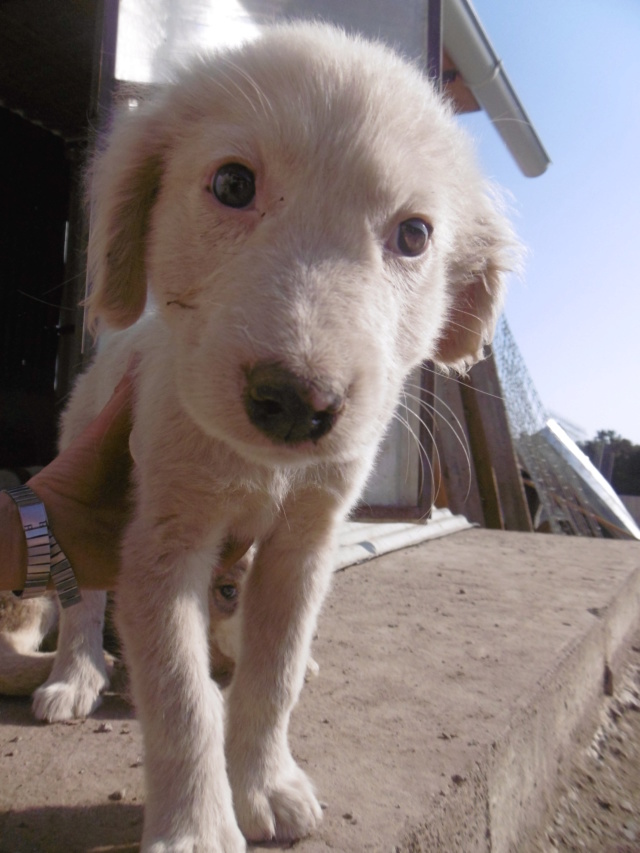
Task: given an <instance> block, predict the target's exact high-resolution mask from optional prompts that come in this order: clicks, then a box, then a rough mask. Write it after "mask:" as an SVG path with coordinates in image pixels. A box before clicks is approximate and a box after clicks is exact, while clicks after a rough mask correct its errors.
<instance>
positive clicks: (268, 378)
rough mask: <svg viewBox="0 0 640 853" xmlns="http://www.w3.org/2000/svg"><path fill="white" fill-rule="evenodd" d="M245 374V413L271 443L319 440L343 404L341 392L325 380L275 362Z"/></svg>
mask: <svg viewBox="0 0 640 853" xmlns="http://www.w3.org/2000/svg"><path fill="white" fill-rule="evenodd" d="M246 377H247V383H246V386H245V389H244V407H245V411H246V413H247V416H248V418H249V420H250V421H251V423H252V424H253V425H254V426H255V427H257V428H258V429H259V430H260V431H261V432H262V433H264V435H266V436H267V437H268V438H270V439H271V441H273V442H274V443H275V444H289V445H293V444H300V443H302V442H304V441H313V442H317V441H319V440H320V439H321V438H322V437H323V436H324V435H326V434H327V433H328V432H330V431H331V429H332V428H333V426H334V424H335V422H336V421H337V419H338V417H339V416H340V413H341V411H342V410H343V408H344V401H345V398H344V395H343V394H341V393H337V392H336V391H335V390H333V389H332V388H331V387H330V385H329V383H325V382H323V381H322V380H320V379H313V380H306V379H303V378H302V377H300V376H297V375H296V374H294V373H292V372H291V371H289V370H287V369H286V368H285V367H282V366H281V365H280V364H277V363H275V364H274V363H268V362H266V363H261V364H257V365H256V366H255V367H252V368H250V369H248V370H247V371H246Z"/></svg>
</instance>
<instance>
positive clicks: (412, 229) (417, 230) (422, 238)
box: [389, 217, 433, 258]
mask: <svg viewBox="0 0 640 853" xmlns="http://www.w3.org/2000/svg"><path fill="white" fill-rule="evenodd" d="M432 231H433V228H432V226H431V225H429V223H428V222H425V221H424V220H423V219H418V218H417V217H414V218H412V219H405V220H404V222H401V223H400V224H399V225H398V227H397V228H396V230H395V232H394V234H393V237H392V238H391V240H390V243H389V248H390V249H391V251H392V252H395V253H396V254H398V255H404V256H405V257H407V258H415V257H417V255H421V254H422V253H423V252H424V251H426V248H427V246H428V245H429V238H430V237H431V232H432Z"/></svg>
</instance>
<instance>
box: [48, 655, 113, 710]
mask: <svg viewBox="0 0 640 853" xmlns="http://www.w3.org/2000/svg"><path fill="white" fill-rule="evenodd" d="M108 686H109V675H108V672H107V669H106V667H102V668H99V667H96V666H94V665H93V663H88V662H85V664H84V665H83V666H77V667H75V668H74V669H73V670H72V671H71V672H68V673H63V674H60V675H59V674H57V673H56V671H55V669H54V671H53V672H52V673H51V676H50V677H49V679H48V680H47V681H46V682H45V683H44V684H43V685H42V687H39V688H38V689H37V690H36V691H35V693H34V694H33V713H34V715H35V717H36V719H38V720H45V721H46V722H48V723H58V722H62V721H64V720H72V719H76V718H79V717H87V716H89V714H91V713H92V712H93V711H95V709H96V708H97V707H98V705H99V704H100V701H101V699H100V693H101V692H102V691H103V690H104V689H105V688H106V687H108Z"/></svg>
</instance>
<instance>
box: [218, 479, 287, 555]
mask: <svg viewBox="0 0 640 853" xmlns="http://www.w3.org/2000/svg"><path fill="white" fill-rule="evenodd" d="M294 497H295V483H294V482H293V479H292V478H291V477H287V476H285V475H283V474H279V472H270V475H269V476H268V477H265V478H260V479H259V480H257V481H256V480H251V481H249V482H247V481H245V482H242V481H240V482H238V481H236V482H234V483H232V484H228V485H227V486H226V487H225V488H223V489H221V491H220V492H219V498H220V501H219V506H220V509H221V510H222V513H223V515H224V522H225V526H226V527H227V531H228V533H230V534H233V535H235V536H238V537H240V538H251V539H260V538H262V537H263V536H264V535H266V534H267V533H268V531H269V530H270V529H272V528H273V526H274V525H276V524H278V522H279V521H280V520H281V519H284V518H286V517H287V511H286V505H287V503H288V502H289V501H290V500H291V499H292V498H294Z"/></svg>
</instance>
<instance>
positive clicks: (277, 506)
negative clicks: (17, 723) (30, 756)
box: [36, 25, 513, 853]
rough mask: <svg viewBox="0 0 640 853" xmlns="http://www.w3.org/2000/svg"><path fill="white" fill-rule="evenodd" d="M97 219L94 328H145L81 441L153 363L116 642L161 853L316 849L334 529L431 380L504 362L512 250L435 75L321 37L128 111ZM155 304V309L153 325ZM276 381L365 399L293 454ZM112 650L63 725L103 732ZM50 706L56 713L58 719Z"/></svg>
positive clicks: (99, 178)
mask: <svg viewBox="0 0 640 853" xmlns="http://www.w3.org/2000/svg"><path fill="white" fill-rule="evenodd" d="M229 162H241V163H243V164H244V165H246V166H247V167H249V168H250V169H251V170H252V171H253V172H254V173H255V175H256V181H257V194H256V199H255V204H254V205H253V206H252V207H250V208H248V209H240V210H238V209H230V208H228V207H224V206H223V205H221V204H220V203H219V202H218V201H217V200H216V199H215V198H214V197H213V195H212V194H211V193H210V192H207V186H208V184H209V182H210V179H211V177H212V175H213V174H215V172H216V169H217V168H218V167H219V166H220V165H221V164H224V163H229ZM91 200H92V237H91V243H90V271H91V276H92V280H93V291H92V295H91V297H90V305H89V307H90V313H91V317H92V319H93V321H94V322H96V323H98V322H99V323H100V324H101V325H102V327H103V328H104V327H105V326H107V327H108V326H111V327H115V328H121V329H125V327H130V328H127V329H126V330H125V331H122V332H118V333H116V334H114V335H113V337H112V339H111V340H110V342H109V344H108V346H106V347H105V348H104V351H103V352H102V353H101V354H100V355H99V356H98V358H97V360H96V361H95V363H94V365H93V366H92V367H91V369H90V370H89V372H88V374H87V375H85V376H84V377H83V378H82V379H81V380H80V382H79V383H78V386H77V389H76V391H75V393H74V396H73V399H72V401H71V404H70V407H69V409H68V411H67V413H66V415H65V419H64V435H65V440H69V439H70V437H72V436H73V435H74V434H76V433H77V432H78V430H79V429H80V428H81V427H82V425H83V424H84V423H85V422H86V421H87V420H88V419H89V418H90V417H91V416H92V415H93V414H94V413H95V412H96V411H97V410H99V408H100V406H101V405H102V404H103V403H104V402H105V401H106V400H107V399H108V397H109V394H110V393H111V389H112V388H113V386H114V384H115V382H116V381H117V380H118V379H119V377H120V376H121V375H122V372H123V370H124V368H125V365H126V363H127V360H128V358H129V355H130V353H132V352H137V353H139V354H140V356H141V360H140V363H139V367H138V369H137V399H136V405H135V413H134V427H133V433H132V436H131V448H132V452H133V456H134V459H135V463H136V508H135V514H134V518H133V520H132V522H131V525H130V527H129V530H128V532H127V533H126V535H125V538H124V543H123V552H122V553H123V557H122V574H121V582H120V588H119V590H118V624H119V628H120V631H121V634H122V637H123V639H124V646H125V652H126V657H127V661H128V665H129V668H130V671H131V678H132V685H133V692H134V696H135V701H136V705H137V709H138V713H139V716H140V720H141V722H142V727H143V731H144V739H145V748H146V758H145V768H146V780H147V805H146V818H145V827H144V836H143V842H142V849H143V850H144V851H153V853H168V851H172V853H178V852H179V853H183V852H184V853H186V851H189V853H191V851H196V850H197V851H200V853H202V851H207V853H239V852H240V851H244V850H245V840H244V838H243V835H244V837H245V838H247V839H250V840H267V839H271V838H277V839H279V840H281V841H283V840H287V839H295V838H298V837H300V836H304V835H306V834H307V833H309V832H311V831H312V830H313V828H314V826H315V825H316V823H317V822H318V820H320V817H321V812H320V807H319V805H318V802H317V800H316V797H315V795H314V792H313V789H312V786H311V784H310V783H309V781H308V779H307V778H306V776H305V774H304V773H303V772H302V770H301V769H300V768H299V767H298V766H297V765H296V763H295V761H294V760H293V758H292V756H291V753H290V751H289V746H288V742H287V726H288V721H289V716H290V714H291V711H292V709H293V707H294V705H295V704H296V701H297V698H298V695H299V692H300V690H301V687H302V684H303V679H304V673H305V665H306V661H307V658H308V654H309V646H310V642H311V638H312V635H313V632H314V630H315V625H316V618H317V615H318V612H319V609H320V606H321V604H322V601H323V599H324V596H325V594H326V591H327V588H328V585H329V579H330V574H331V569H332V560H333V553H334V544H335V537H336V528H337V526H338V525H339V524H340V522H341V520H342V519H343V518H344V516H345V514H346V513H347V512H348V511H349V509H350V508H351V507H352V505H353V503H354V501H355V500H356V499H357V497H358V494H359V493H360V491H361V488H362V486H363V484H364V482H365V479H366V477H367V474H368V472H369V470H370V468H371V466H372V464H373V461H374V459H375V455H376V450H377V447H378V444H379V441H380V439H381V437H382V435H383V433H384V431H385V428H386V425H387V423H388V422H389V420H390V418H391V416H392V413H393V410H394V407H395V405H396V401H397V399H398V396H399V393H400V390H401V388H402V383H403V380H404V378H405V376H406V375H407V373H408V372H409V370H410V369H411V368H412V367H414V366H415V365H416V364H418V363H419V362H420V361H422V360H424V359H429V358H431V359H435V360H436V362H438V363H439V364H441V365H442V366H445V367H446V366H450V367H455V368H464V367H465V366H466V365H468V364H471V363H473V361H474V360H476V359H477V358H478V357H480V356H481V354H482V348H483V345H484V344H485V343H487V342H488V341H490V339H491V336H492V333H493V328H494V324H495V321H496V317H497V315H498V312H499V309H500V305H501V299H502V290H503V274H504V272H505V270H506V269H508V268H509V265H510V263H511V254H512V249H513V242H512V235H511V232H510V229H509V227H508V225H507V224H506V222H505V221H504V220H503V218H502V216H501V215H500V214H499V213H498V212H497V211H496V209H495V205H494V202H493V201H492V198H491V193H490V192H489V190H488V188H487V186H486V185H485V184H484V183H483V181H482V180H481V178H480V177H479V175H478V172H477V170H476V167H475V165H474V162H473V158H472V156H471V153H470V150H469V145H468V142H467V140H466V138H465V137H464V136H463V134H462V132H461V131H460V129H459V128H458V127H457V126H456V124H455V121H454V119H453V118H452V116H451V114H450V110H449V108H448V107H447V106H446V105H443V103H442V101H441V100H440V99H439V98H438V97H437V96H436V95H435V94H434V92H433V91H432V89H431V87H430V85H429V84H428V83H427V82H426V80H425V78H424V77H423V76H422V75H421V74H420V73H419V72H418V71H417V70H416V69H414V68H412V67H410V66H409V65H407V64H405V63H404V62H403V61H402V60H400V59H399V58H398V57H397V56H395V55H394V54H392V53H391V52H390V51H388V50H387V49H385V48H383V47H381V46H379V45H372V44H369V43H367V42H364V41H360V40H355V39H352V38H350V37H347V36H346V35H344V34H343V33H341V32H339V31H337V30H333V29H331V28H326V27H322V26H314V25H302V26H293V27H290V28H287V27H285V28H281V29H276V30H274V31H272V32H270V33H268V34H266V35H265V36H264V37H263V38H261V39H260V40H259V41H257V42H256V43H254V44H251V45H249V46H246V47H244V48H242V49H239V50H234V51H233V52H229V53H224V52H223V53H221V54H219V55H217V56H215V57H213V58H211V59H209V60H206V61H203V62H201V63H198V64H196V65H195V66H194V67H193V68H192V69H191V70H190V71H188V72H185V73H184V74H183V75H181V77H180V78H179V79H178V80H177V82H176V84H175V85H174V86H171V87H169V88H167V89H166V90H165V91H164V92H163V93H162V94H161V95H160V96H159V97H158V98H156V99H155V100H154V101H153V102H152V103H150V104H147V105H143V106H141V107H140V108H138V109H137V110H135V111H133V112H130V113H129V114H127V115H124V116H123V117H121V118H120V119H119V120H118V122H117V123H116V125H115V128H114V130H113V133H112V134H111V136H110V138H109V140H108V142H107V144H106V146H105V148H104V150H103V151H102V152H101V153H100V154H99V155H98V157H97V159H96V161H95V164H94V167H93V173H92V196H91ZM412 217H421V218H423V219H424V220H426V221H428V222H429V223H430V224H431V225H432V226H433V234H432V237H431V240H430V244H429V246H428V249H427V251H425V252H424V253H423V254H421V255H419V256H418V257H404V256H402V255H399V254H398V253H397V252H394V250H393V234H394V232H395V229H396V227H397V225H398V223H400V222H402V221H404V220H406V219H409V218H412ZM147 286H148V287H149V288H150V292H151V294H152V299H153V302H154V305H155V307H153V308H149V307H148V310H147V312H146V314H145V315H144V316H142V317H141V315H142V314H143V311H144V308H145V303H146V301H147ZM140 318H141V319H140ZM265 362H267V363H278V364H280V365H283V366H284V367H286V368H287V370H289V371H290V372H291V373H292V374H294V375H295V376H297V377H301V379H302V380H304V381H305V382H308V383H313V382H316V381H320V382H322V384H323V387H330V388H331V389H337V390H338V392H339V393H340V395H341V396H342V397H343V398H344V406H343V408H342V410H341V411H340V413H339V416H338V417H337V419H336V422H335V425H334V426H333V428H332V429H331V430H330V431H329V432H328V433H327V434H326V435H324V436H323V437H322V438H321V439H319V440H318V441H315V442H313V441H304V442H302V443H299V444H293V445H291V444H286V443H277V442H274V441H272V440H271V439H270V438H269V437H268V436H267V435H264V434H263V433H262V432H260V431H259V430H258V429H256V427H255V426H254V425H253V424H252V423H251V422H250V421H249V419H248V417H247V414H246V412H245V409H244V406H243V399H244V394H245V383H246V376H247V370H248V369H250V368H252V367H253V366H254V365H256V364H260V363H265ZM230 536H232V537H235V538H236V539H237V540H239V541H243V540H254V541H255V542H256V543H257V547H256V553H255V559H254V565H253V568H252V570H251V572H250V573H249V576H248V577H247V579H246V582H245V585H244V588H243V592H242V595H243V597H244V598H243V606H242V619H243V625H242V645H241V650H240V655H239V659H238V661H237V666H236V672H235V676H234V680H233V683H232V686H231V691H230V695H229V698H228V704H227V710H226V720H227V722H226V737H225V732H224V728H225V722H224V717H225V715H224V713H223V702H222V698H221V695H220V691H219V690H218V689H217V688H216V686H215V685H214V683H213V682H212V681H211V680H210V678H209V670H208V658H207V644H206V631H207V624H208V614H207V603H206V602H207V588H208V584H209V580H210V574H211V566H212V565H213V564H214V563H215V561H216V559H217V557H218V555H219V553H220V549H221V547H222V545H223V543H224V541H225V540H226V539H227V538H228V537H230ZM78 610H79V609H78ZM78 610H76V615H75V616H72V617H71V618H73V619H74V620H78V621H81V619H82V614H81V613H80V612H78ZM97 610H99V607H97ZM73 612H74V610H73V609H72V610H71V613H73ZM68 618H69V615H68V614H66V613H65V614H64V619H68ZM90 618H93V619H95V610H94V611H92V614H91V617H90ZM89 633H90V632H89ZM86 636H87V634H86V632H85V639H86ZM94 636H95V632H94ZM63 637H64V632H63ZM65 642H66V641H65ZM61 654H63V655H64V654H67V652H65V651H64V650H63V651H62V653H61ZM99 657H100V655H98V654H97V652H95V654H94V655H93V663H94V665H95V666H94V671H93V672H92V673H91V674H90V675H89V676H86V674H85V676H81V677H80V680H81V681H82V679H83V678H84V682H85V683H84V685H83V686H82V687H78V680H77V679H76V686H75V687H74V688H73V690H72V691H71V692H73V691H74V690H75V692H76V693H79V694H81V695H80V699H79V700H76V699H74V700H71V699H69V698H68V697H67V698H66V699H65V700H64V704H65V713H68V712H71V713H86V710H87V707H88V705H89V704H90V702H88V701H87V696H86V694H88V693H91V691H94V692H95V691H98V690H99V688H100V679H101V674H100V671H99V670H100V668H99V666H97V665H96V660H97V658H99ZM64 667H67V668H68V671H71V672H73V668H74V664H72V663H69V661H68V660H67V662H66V663H64V664H63V668H64ZM56 669H57V665H56ZM54 676H55V671H54ZM54 676H52V678H53V677H54ZM72 680H73V676H72ZM50 681H51V680H50ZM87 684H89V687H87ZM53 688H54V685H53V684H52V683H50V684H49V685H48V686H47V687H45V688H43V689H42V690H41V691H39V694H38V698H37V699H36V711H37V712H38V713H39V714H40V716H43V717H47V718H50V719H55V718H57V716H59V715H58V714H57V713H56V712H55V710H53V713H52V707H53V705H54V704H55V702H56V701H58V700H57V699H56V698H55V695H54V694H55V691H54V690H53ZM56 690H58V688H56ZM82 694H85V695H82ZM96 696H97V692H96ZM95 698H96V697H95V696H94V697H93V699H94V700H95ZM60 704H62V703H60ZM45 706H48V707H45ZM225 765H226V767H225Z"/></svg>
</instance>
